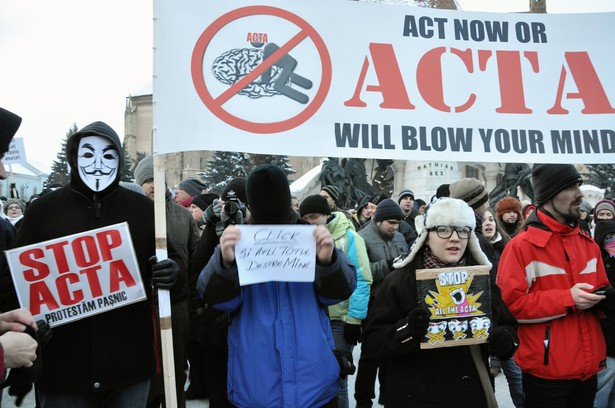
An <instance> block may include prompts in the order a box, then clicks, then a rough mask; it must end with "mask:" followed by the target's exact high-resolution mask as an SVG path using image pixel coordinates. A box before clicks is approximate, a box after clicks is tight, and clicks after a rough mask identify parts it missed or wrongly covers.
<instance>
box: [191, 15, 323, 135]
mask: <svg viewBox="0 0 615 408" xmlns="http://www.w3.org/2000/svg"><path fill="white" fill-rule="evenodd" d="M261 14H265V15H271V16H275V17H280V18H283V19H286V20H288V21H290V22H291V23H294V24H295V25H296V26H298V27H299V28H300V30H299V32H298V33H297V34H296V35H295V36H294V37H293V38H291V39H290V40H289V41H288V42H286V43H285V44H284V45H282V46H281V47H280V48H279V49H278V50H276V51H275V52H274V53H273V54H271V55H270V56H269V57H268V58H267V59H266V60H264V61H263V62H262V63H261V64H260V65H259V66H257V67H256V68H254V70H252V72H250V73H248V74H247V75H246V76H244V77H243V78H241V79H240V80H239V81H237V82H236V83H234V84H233V85H232V86H231V87H229V88H228V89H227V90H226V91H224V92H223V93H221V94H220V95H218V96H217V97H214V96H213V95H211V94H210V92H209V90H208V89H207V85H206V84H205V78H204V77H203V59H204V56H205V50H206V49H207V46H208V45H209V42H210V41H211V39H212V38H213V37H214V35H216V33H217V32H218V31H220V30H221V29H222V28H223V27H224V26H225V25H227V24H229V23H231V22H232V21H234V20H236V19H239V18H242V17H247V16H252V15H261ZM308 37H309V38H310V39H311V40H312V41H313V42H314V45H315V46H316V49H317V50H318V54H319V55H320V60H321V67H322V80H321V83H320V87H319V88H318V91H317V92H316V95H315V96H314V99H312V101H311V102H310V103H309V104H308V106H307V107H306V108H305V109H304V110H303V111H302V112H300V113H298V114H297V115H295V116H294V117H292V118H289V119H286V120H282V121H279V122H271V123H259V122H251V121H248V120H245V119H242V118H239V117H237V116H235V115H232V114H230V113H229V112H227V111H226V110H225V109H224V108H223V107H222V105H224V103H225V102H226V101H228V100H229V99H230V98H231V97H233V96H235V95H236V94H237V92H239V91H240V90H242V89H243V88H244V87H246V86H247V85H249V84H250V83H251V82H252V81H254V80H255V79H257V78H258V77H259V76H260V75H261V74H262V73H263V72H265V71H266V70H267V69H269V68H270V67H271V66H272V65H273V64H274V63H275V62H277V61H278V60H279V59H280V58H281V57H283V56H284V55H286V54H288V53H289V52H290V50H292V49H293V48H294V47H295V46H297V45H298V44H299V43H300V42H301V41H303V40H305V39H306V38H308ZM191 70H192V81H193V83H194V87H195V89H196V91H197V93H198V95H199V97H200V98H201V100H202V101H203V103H205V106H207V107H208V108H209V110H210V111H211V112H212V113H213V114H214V115H216V116H217V117H218V118H220V119H221V120H223V121H224V122H226V123H228V124H229V125H231V126H233V127H236V128H238V129H241V130H245V131H247V132H251V133H279V132H284V131H287V130H290V129H294V128H295V127H297V126H299V125H301V124H302V123H304V122H305V121H307V120H308V119H309V118H311V117H312V116H313V115H314V114H315V113H316V111H318V109H319V108H320V106H321V105H322V104H323V102H324V101H325V98H326V96H327V93H328V92H329V87H330V86H331V72H332V70H331V57H330V56H329V51H328V50H327V47H326V46H325V43H324V41H323V40H322V38H321V37H320V35H319V34H318V32H317V31H316V30H315V29H314V27H312V26H311V25H310V24H309V23H308V22H306V21H305V20H303V19H302V18H301V17H299V16H297V15H296V14H293V13H291V12H289V11H286V10H282V9H279V8H276V7H269V6H250V7H243V8H240V9H236V10H233V11H230V12H228V13H226V14H224V15H223V16H221V17H219V18H218V19H217V20H216V21H214V22H213V23H212V24H211V25H210V26H209V27H207V28H206V29H205V31H203V33H202V34H201V36H200V37H199V39H198V40H197V42H196V44H195V46H194V50H193V51H192V63H191Z"/></svg>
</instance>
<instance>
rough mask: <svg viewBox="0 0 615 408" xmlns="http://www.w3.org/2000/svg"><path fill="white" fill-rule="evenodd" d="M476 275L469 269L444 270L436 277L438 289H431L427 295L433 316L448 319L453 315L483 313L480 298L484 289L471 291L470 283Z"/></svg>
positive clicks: (426, 301) (466, 315) (461, 315)
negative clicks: (468, 270) (474, 292)
mask: <svg viewBox="0 0 615 408" xmlns="http://www.w3.org/2000/svg"><path fill="white" fill-rule="evenodd" d="M473 279H474V275H469V274H468V272H467V271H464V270H456V271H451V272H442V273H440V274H438V279H436V289H437V291H433V290H430V291H429V294H428V295H427V296H425V303H427V305H428V306H429V309H430V311H431V316H432V318H436V319H446V318H452V317H468V316H473V315H483V314H484V313H483V312H482V311H481V310H480V307H481V304H480V303H479V302H478V298H479V297H480V296H481V295H482V293H483V292H482V291H481V292H478V293H476V294H472V293H470V285H471V284H472V281H473Z"/></svg>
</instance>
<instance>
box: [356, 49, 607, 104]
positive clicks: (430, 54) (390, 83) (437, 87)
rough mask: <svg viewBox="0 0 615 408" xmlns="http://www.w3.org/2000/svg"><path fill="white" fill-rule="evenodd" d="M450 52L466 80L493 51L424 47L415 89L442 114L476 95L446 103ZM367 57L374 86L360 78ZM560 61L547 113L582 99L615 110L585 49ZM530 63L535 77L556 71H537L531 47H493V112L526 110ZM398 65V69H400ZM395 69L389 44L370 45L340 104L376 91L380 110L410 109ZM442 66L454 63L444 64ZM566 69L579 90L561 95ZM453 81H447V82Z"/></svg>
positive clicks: (483, 65)
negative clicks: (495, 99) (497, 99)
mask: <svg viewBox="0 0 615 408" xmlns="http://www.w3.org/2000/svg"><path fill="white" fill-rule="evenodd" d="M445 55H452V56H455V57H456V58H458V59H459V60H461V62H462V63H463V67H464V68H465V71H467V73H468V74H470V78H471V76H472V75H473V74H475V70H474V63H473V60H474V58H475V55H476V58H477V61H478V67H479V70H480V71H483V72H485V71H487V70H488V69H491V68H490V67H491V66H490V65H488V64H487V62H488V61H489V60H490V58H491V57H492V55H493V51H490V50H476V51H474V50H472V49H469V48H468V49H466V50H459V49H456V48H450V49H447V48H446V47H437V48H434V49H431V50H429V51H427V52H426V53H425V54H424V55H423V56H421V58H420V59H419V60H418V62H417V66H416V87H417V89H418V91H419V93H420V96H421V97H422V98H423V100H424V101H425V103H426V104H427V105H429V106H430V107H431V108H433V109H436V110H438V111H441V112H465V111H467V110H469V109H471V108H472V106H473V105H474V104H475V102H476V100H477V98H478V97H479V95H477V94H476V93H472V92H471V93H469V94H468V96H467V99H466V100H465V101H464V102H463V103H460V104H458V105H455V106H451V105H450V104H448V103H447V102H446V89H445V84H446V83H447V81H445V78H444V72H446V70H444V69H443V68H444V66H443V64H444V63H445V62H444V61H445V60H444V56H445ZM370 59H371V63H372V64H373V68H374V72H375V75H376V78H377V81H378V83H377V84H369V85H367V86H365V80H366V77H367V74H368V70H369V69H370ZM564 59H565V64H563V65H562V70H561V73H560V80H559V83H558V87H557V89H556V90H554V95H555V104H554V105H553V107H552V108H551V109H549V110H547V113H549V114H567V113H568V112H569V111H568V110H567V109H565V108H564V107H563V106H562V100H563V99H564V98H567V99H581V100H582V101H583V103H584V105H585V108H584V109H582V110H581V113H583V114H605V113H615V109H614V108H613V107H612V106H611V104H610V102H609V99H608V95H607V94H606V92H605V90H604V87H603V86H602V83H601V82H600V78H599V77H598V73H597V72H596V70H595V68H594V66H593V64H592V62H591V59H590V57H589V55H588V53H587V52H582V51H581V52H566V53H565V54H564ZM526 61H527V63H529V67H530V68H531V70H532V73H533V74H535V75H539V74H541V75H549V74H552V75H557V73H548V72H546V73H545V72H541V70H540V64H539V55H538V52H536V51H524V52H521V51H514V50H506V51H495V59H494V62H495V68H496V69H497V72H498V76H497V78H498V83H497V84H494V86H497V87H498V89H499V91H500V102H501V104H500V106H499V107H496V108H494V109H495V111H496V112H498V113H510V114H526V115H527V114H531V113H532V112H533V110H532V108H531V106H528V102H527V101H526V100H525V92H524V70H523V63H524V62H526ZM402 68H403V69H402ZM402 68H400V66H399V64H398V59H397V56H396V55H395V51H394V49H393V46H392V45H391V44H380V43H371V44H370V45H369V56H366V57H365V60H364V61H363V65H362V67H361V72H360V74H359V78H358V81H357V85H356V87H355V90H354V94H353V95H352V97H351V98H350V99H349V100H347V101H346V102H344V105H345V106H349V107H357V108H362V107H366V106H367V103H366V102H365V101H363V100H362V99H361V95H362V92H363V91H366V92H379V93H380V94H381V95H382V100H383V102H382V103H381V104H380V107H381V108H385V109H405V110H413V109H415V105H414V104H413V103H412V102H411V97H409V96H408V90H407V87H406V85H405V83H404V75H408V74H409V73H408V72H407V71H408V70H407V69H406V67H402ZM446 68H447V70H450V69H452V68H454V67H452V66H446ZM568 73H570V74H571V76H572V79H573V81H574V84H575V86H576V88H577V89H578V92H569V93H567V94H565V95H564V85H565V84H566V80H567V74H568ZM450 82H452V81H450Z"/></svg>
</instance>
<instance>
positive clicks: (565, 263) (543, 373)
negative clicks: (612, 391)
mask: <svg viewBox="0 0 615 408" xmlns="http://www.w3.org/2000/svg"><path fill="white" fill-rule="evenodd" d="M581 282H585V283H589V284H591V285H593V286H594V288H598V287H601V286H604V285H608V279H607V277H606V273H605V270H604V265H603V263H602V259H601V257H600V248H599V247H598V246H597V245H596V243H595V242H594V241H593V240H592V239H591V238H590V237H589V236H587V235H585V234H584V233H581V232H580V230H579V227H578V225H577V226H575V227H571V226H570V225H566V224H561V223H560V222H558V221H557V220H555V219H553V218H551V217H550V216H548V215H547V214H545V213H544V212H542V211H537V212H536V213H535V214H532V216H531V217H530V219H528V225H527V228H525V229H524V230H523V231H521V232H520V233H519V234H518V235H517V236H516V237H515V238H513V240H511V241H510V242H509V243H508V245H507V246H506V248H504V252H503V254H502V258H501V259H500V265H499V269H498V278H497V283H498V286H499V287H500V288H501V290H502V299H503V300H504V302H505V303H506V305H507V306H508V307H509V309H510V311H511V312H512V314H513V315H514V316H515V317H516V318H517V320H518V321H519V328H518V334H519V341H520V345H519V348H518V349H517V352H516V353H515V361H516V362H517V364H518V365H519V367H521V370H522V371H523V372H526V373H530V374H532V375H534V376H536V377H540V378H545V379H552V380H562V379H581V380H585V379H587V378H589V377H591V376H593V375H595V374H596V373H597V372H598V371H600V370H601V369H602V367H603V366H604V361H605V359H606V346H605V343H604V336H603V334H602V329H601V328H600V323H599V321H598V317H597V315H596V313H595V312H594V311H593V310H591V309H590V310H577V309H576V308H575V307H574V301H573V300H572V295H571V293H570V288H571V287H572V286H574V285H575V284H577V283H581Z"/></svg>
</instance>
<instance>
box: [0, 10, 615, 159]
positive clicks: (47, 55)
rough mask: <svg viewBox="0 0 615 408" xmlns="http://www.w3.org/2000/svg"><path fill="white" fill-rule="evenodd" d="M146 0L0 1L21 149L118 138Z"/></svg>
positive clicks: (137, 83)
mask: <svg viewBox="0 0 615 408" xmlns="http://www.w3.org/2000/svg"><path fill="white" fill-rule="evenodd" d="M457 1H458V3H459V4H460V5H461V7H462V8H463V9H464V10H468V11H489V12H491V11H493V12H524V11H528V9H529V6H528V4H529V0H457ZM547 10H548V12H550V13H575V12H604V11H615V1H614V0H551V1H549V2H548V3H547ZM152 37H153V36H152V0H104V1H102V0H88V1H84V0H53V1H50V0H2V1H0V57H1V61H2V63H0V106H2V107H3V108H6V109H8V110H10V111H13V112H15V113H16V114H18V115H20V116H22V117H23V123H22V125H21V128H20V130H19V132H18V134H17V136H18V137H23V138H24V143H25V149H26V156H27V158H28V159H29V160H30V161H38V162H41V163H43V164H45V165H47V166H51V163H52V161H53V160H54V159H55V158H56V156H57V153H58V151H59V149H60V146H61V142H62V140H63V138H64V136H65V134H66V132H67V131H68V130H69V128H70V127H71V126H72V124H73V123H76V124H77V126H78V127H80V128H81V127H83V126H85V125H87V124H89V123H91V122H93V121H96V120H102V121H105V122H107V123H108V124H109V125H110V126H111V127H113V128H114V129H115V130H116V131H117V132H118V134H119V135H120V138H123V134H124V105H125V101H126V97H127V96H128V95H129V94H135V93H138V91H139V90H141V89H143V87H144V86H145V85H147V84H148V83H149V82H150V81H151V77H152Z"/></svg>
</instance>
